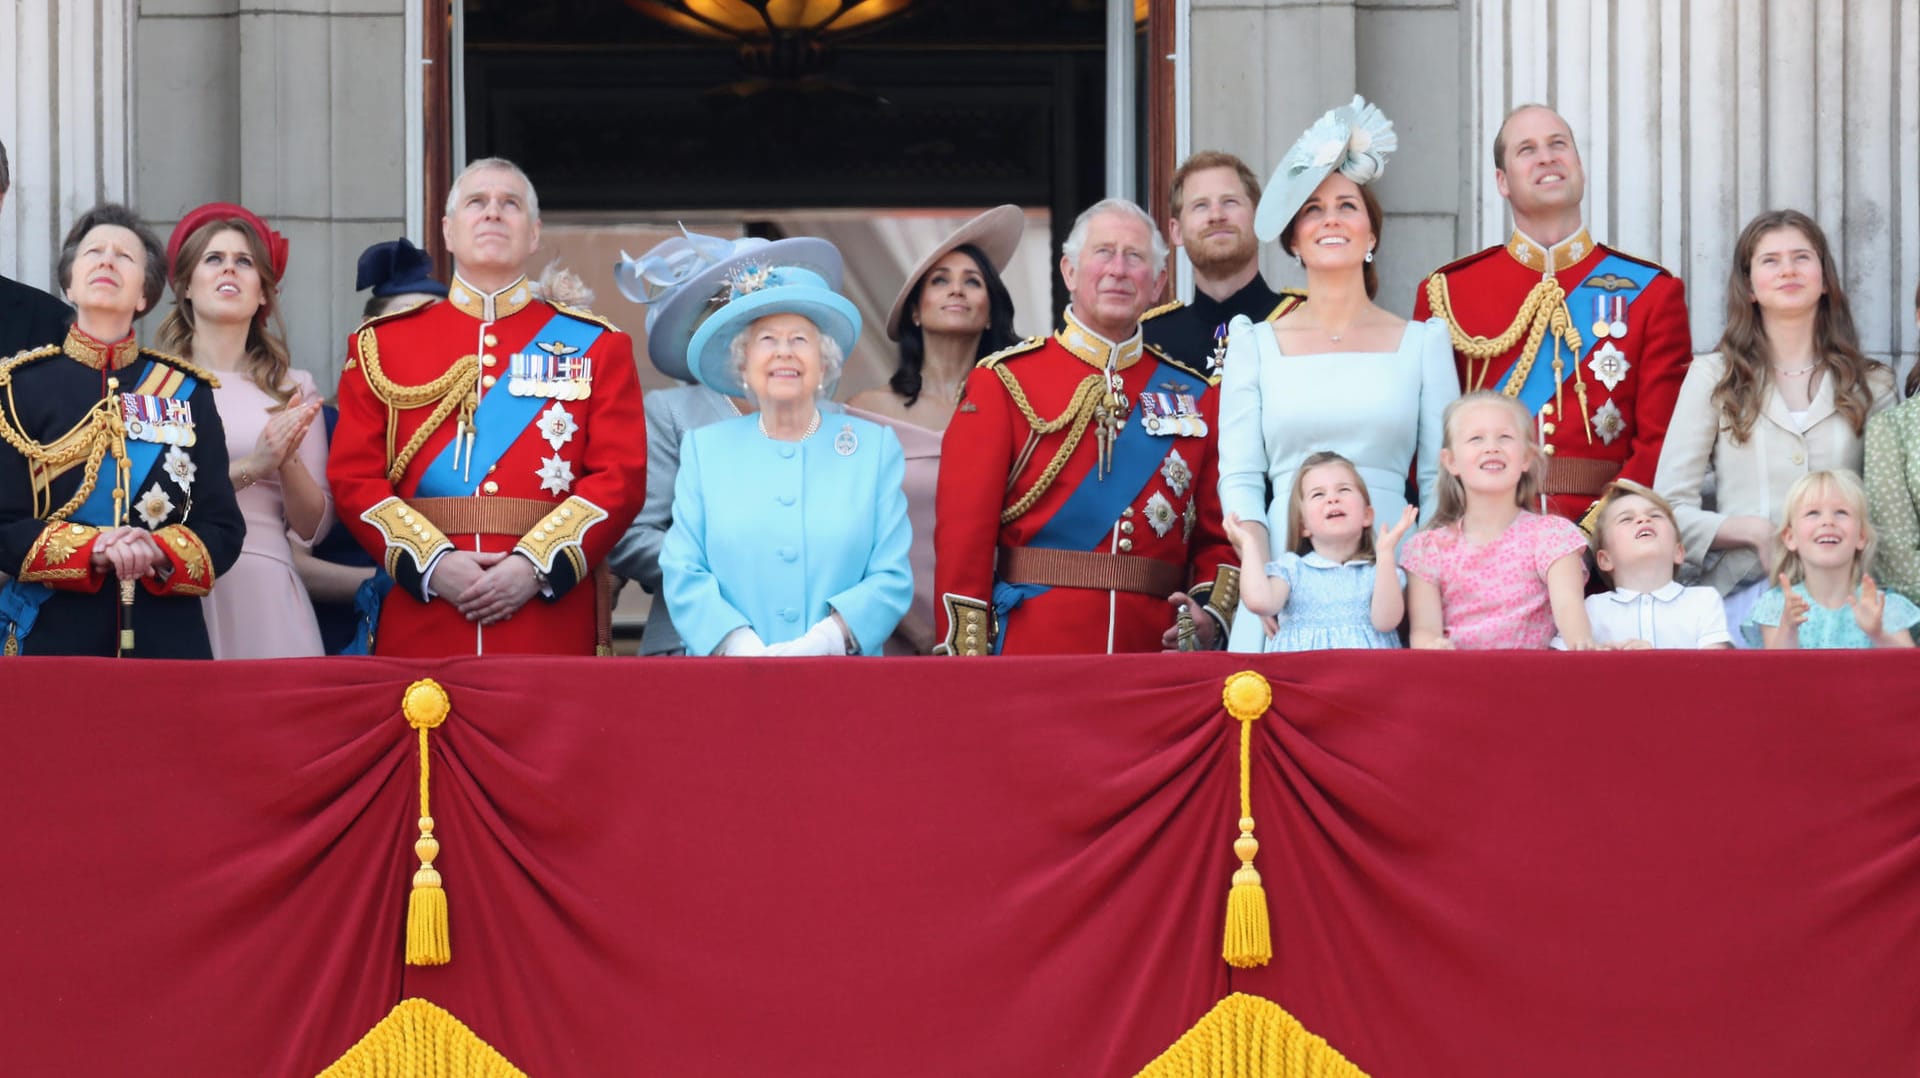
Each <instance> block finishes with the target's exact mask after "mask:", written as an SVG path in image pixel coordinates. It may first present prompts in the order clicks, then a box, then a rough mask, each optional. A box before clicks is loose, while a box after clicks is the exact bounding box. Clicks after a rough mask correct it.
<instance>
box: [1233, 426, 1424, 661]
mask: <svg viewBox="0 0 1920 1078" xmlns="http://www.w3.org/2000/svg"><path fill="white" fill-rule="evenodd" d="M1417 516H1418V510H1416V509H1415V508H1414V507H1412V506H1408V507H1407V508H1406V510H1405V511H1404V512H1402V513H1401V514H1400V520H1399V521H1398V522H1397V523H1396V524H1394V525H1393V526H1392V527H1391V528H1388V529H1386V530H1384V531H1382V532H1381V533H1380V536H1379V538H1378V540H1377V541H1376V540H1375V537H1374V533H1373V501H1372V499H1371V497H1370V496H1369V495H1368V493H1367V483H1366V480H1364V479H1362V478H1360V473H1359V471H1358V470H1356V469H1355V468H1354V466H1353V462H1352V461H1349V460H1348V459H1347V458H1345V457H1343V456H1341V455H1340V454H1338V453H1315V454H1313V455H1312V456H1310V457H1308V458H1307V459H1306V460H1304V461H1302V462H1301V463H1300V470H1299V471H1297V472H1295V473H1294V479H1293V496H1292V498H1291V500H1290V501H1289V502H1288V506H1287V531H1288V533H1289V534H1290V535H1291V536H1292V541H1291V543H1290V544H1289V549H1287V550H1286V551H1284V552H1282V553H1281V555H1280V557H1279V558H1278V559H1277V560H1274V561H1271V562H1268V563H1267V570H1266V572H1265V573H1264V574H1261V573H1244V574H1242V576H1241V579H1240V601H1241V602H1242V603H1244V604H1246V608H1247V609H1248V610H1249V611H1251V612H1253V613H1255V614H1259V615H1260V616H1261V620H1262V622H1263V623H1264V624H1265V625H1266V628H1267V641H1266V648H1265V650H1267V651H1321V650H1326V649H1329V648H1397V647H1399V646H1400V638H1399V637H1398V636H1396V635H1395V634H1394V630H1395V629H1397V628H1398V627H1399V625H1400V617H1401V615H1402V614H1404V613H1405V612H1406V591H1405V588H1406V574H1405V573H1403V572H1401V571H1400V570H1399V569H1398V568H1396V567H1395V565H1394V551H1395V549H1396V548H1397V547H1398V546H1399V544H1400V539H1401V537H1402V536H1404V535H1406V534H1407V529H1409V528H1411V527H1413V522H1414V519H1415V518H1416V517H1417ZM1226 524H1227V534H1228V536H1229V537H1231V538H1232V539H1233V545H1234V548H1235V549H1236V550H1237V551H1239V554H1240V564H1242V565H1248V566H1251V565H1258V564H1260V560H1261V558H1262V557H1263V556H1264V555H1265V553H1266V536H1265V535H1264V534H1254V533H1250V531H1249V529H1248V528H1247V527H1246V526H1245V525H1244V524H1243V523H1242V522H1241V520H1240V518H1239V517H1238V516H1235V515H1233V514H1231V513H1230V514H1228V515H1227V522H1226ZM1283 614H1284V615H1285V617H1284V620H1281V619H1280V615H1283Z"/></svg>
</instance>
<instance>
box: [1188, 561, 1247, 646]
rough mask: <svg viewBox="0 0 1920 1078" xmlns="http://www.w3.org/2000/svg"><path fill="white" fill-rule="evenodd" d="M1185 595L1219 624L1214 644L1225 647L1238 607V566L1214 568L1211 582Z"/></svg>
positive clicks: (1196, 587) (1198, 586)
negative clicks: (1218, 632)
mask: <svg viewBox="0 0 1920 1078" xmlns="http://www.w3.org/2000/svg"><path fill="white" fill-rule="evenodd" d="M1187 595H1188V596H1189V597H1190V598H1192V599H1193V601H1194V602H1196V603H1199V604H1200V606H1201V608H1202V609H1204V610H1205V611H1206V612H1207V613H1209V614H1211V615H1213V620H1214V621H1216V622H1218V623H1219V624H1220V636H1219V637H1218V639H1217V641H1216V646H1218V647H1223V648H1224V647H1226V646H1227V634H1228V633H1230V632H1232V631H1233V612H1234V611H1235V610H1238V609H1240V569H1239V567H1238V566H1234V565H1222V566H1220V567H1219V568H1218V569H1216V570H1214V573H1213V582H1212V583H1210V584H1200V585H1197V586H1195V587H1194V588H1193V589H1192V590H1190V591H1188V592H1187Z"/></svg>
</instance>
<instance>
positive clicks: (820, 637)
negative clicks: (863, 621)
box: [767, 614, 847, 655]
mask: <svg viewBox="0 0 1920 1078" xmlns="http://www.w3.org/2000/svg"><path fill="white" fill-rule="evenodd" d="M846 653H847V634H846V633H845V632H843V631H842V630H841V628H840V622H839V621H838V620H837V619H836V618H835V617H834V616H833V615H832V614H828V615H827V616H826V617H824V618H821V619H820V620H819V621H816V622H814V623H813V628H811V629H808V630H807V631H806V632H804V633H802V634H800V635H799V636H797V637H795V638H793V639H792V640H789V641H787V642H786V643H784V644H773V645H770V646H769V647H768V648H767V654H769V655H845V654H846Z"/></svg>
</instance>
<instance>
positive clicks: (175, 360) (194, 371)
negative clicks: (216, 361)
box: [140, 348, 220, 389]
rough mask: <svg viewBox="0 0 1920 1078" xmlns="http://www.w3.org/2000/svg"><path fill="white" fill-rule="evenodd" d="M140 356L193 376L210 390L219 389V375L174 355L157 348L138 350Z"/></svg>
mask: <svg viewBox="0 0 1920 1078" xmlns="http://www.w3.org/2000/svg"><path fill="white" fill-rule="evenodd" d="M140 354H141V355H146V356H152V357H153V358H155V359H157V360H159V361H160V362H162V363H165V364H167V365H168V366H172V367H178V368H180V369H181V370H182V371H185V372H186V373H188V374H190V375H192V376H194V377H195V378H198V379H200V380H201V381H202V382H205V383H207V385H208V387H209V388H212V389H219V388H220V376H219V375H217V374H215V373H213V372H212V371H210V370H208V369H206V368H205V367H202V366H200V365H198V364H195V363H189V362H187V361H186V360H185V359H183V358H181V357H180V356H176V355H174V354H173V353H172V352H162V351H160V350H159V349H158V348H142V349H140Z"/></svg>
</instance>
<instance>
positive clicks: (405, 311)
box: [353, 303, 433, 334]
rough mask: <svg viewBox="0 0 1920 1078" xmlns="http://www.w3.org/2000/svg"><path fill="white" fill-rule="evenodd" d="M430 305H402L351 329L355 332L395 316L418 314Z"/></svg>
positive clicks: (389, 320) (403, 316)
mask: <svg viewBox="0 0 1920 1078" xmlns="http://www.w3.org/2000/svg"><path fill="white" fill-rule="evenodd" d="M431 306H433V304H431V303H416V304H414V305H413V306H411V307H402V308H400V309H399V310H397V311H385V312H382V313H380V314H376V315H374V316H373V317H372V318H369V319H366V320H365V321H363V322H361V323H360V324H359V325H357V326H355V327H353V331H354V333H356V334H357V333H359V332H360V331H361V330H363V329H366V328H367V327H368V326H377V325H379V324H380V323H382V322H391V321H393V320H394V319H396V318H405V317H406V316H408V315H410V314H419V313H420V312H421V311H424V310H426V309H427V308H428V307H431Z"/></svg>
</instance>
